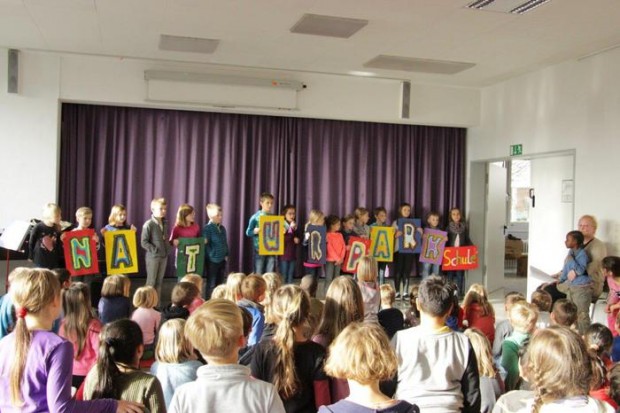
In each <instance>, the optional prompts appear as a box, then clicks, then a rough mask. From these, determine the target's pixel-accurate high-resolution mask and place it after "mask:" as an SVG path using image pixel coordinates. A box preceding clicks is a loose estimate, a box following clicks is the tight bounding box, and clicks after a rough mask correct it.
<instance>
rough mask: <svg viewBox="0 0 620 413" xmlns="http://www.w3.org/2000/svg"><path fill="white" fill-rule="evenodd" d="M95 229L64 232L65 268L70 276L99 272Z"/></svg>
mask: <svg viewBox="0 0 620 413" xmlns="http://www.w3.org/2000/svg"><path fill="white" fill-rule="evenodd" d="M94 236H95V231H93V230H92V229H83V230H79V231H69V232H66V233H65V239H64V241H63V248H64V253H65V262H66V265H67V270H69V273H70V274H71V276H76V275H88V274H99V262H98V261H97V243H96V242H95V240H94V238H93V237H94Z"/></svg>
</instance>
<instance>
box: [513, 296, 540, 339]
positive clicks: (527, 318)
mask: <svg viewBox="0 0 620 413" xmlns="http://www.w3.org/2000/svg"><path fill="white" fill-rule="evenodd" d="M508 319H509V320H510V324H511V325H512V328H513V329H514V330H515V331H518V332H521V333H530V334H531V333H532V332H533V331H534V328H536V321H538V309H537V308H536V307H535V306H534V305H532V304H530V303H528V302H526V301H519V302H517V303H515V304H514V305H513V306H512V308H511V309H510V312H509V313H508Z"/></svg>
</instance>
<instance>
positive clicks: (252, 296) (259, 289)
mask: <svg viewBox="0 0 620 413" xmlns="http://www.w3.org/2000/svg"><path fill="white" fill-rule="evenodd" d="M266 291H267V283H266V282H265V280H264V279H263V277H261V276H260V275H255V274H251V275H248V276H247V277H245V278H244V279H243V282H242V283H241V296H242V297H243V298H245V299H246V300H249V301H252V302H254V303H260V302H261V301H263V299H264V298H265V292H266Z"/></svg>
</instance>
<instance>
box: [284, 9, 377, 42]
mask: <svg viewBox="0 0 620 413" xmlns="http://www.w3.org/2000/svg"><path fill="white" fill-rule="evenodd" d="M367 24H368V20H362V19H351V18H347V17H336V16H321V15H318V14H304V15H303V16H302V18H301V19H299V21H297V23H295V25H294V26H293V27H291V33H299V34H313V35H316V36H327V37H338V38H342V39H348V38H349V37H351V36H353V35H354V34H355V33H357V32H358V31H359V30H361V29H362V28H363V27H365V26H366V25H367Z"/></svg>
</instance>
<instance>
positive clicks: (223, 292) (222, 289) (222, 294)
mask: <svg viewBox="0 0 620 413" xmlns="http://www.w3.org/2000/svg"><path fill="white" fill-rule="evenodd" d="M227 295H228V288H227V287H226V284H220V285H218V286H216V287H215V288H214V289H213V292H212V293H211V298H226V297H227Z"/></svg>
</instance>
